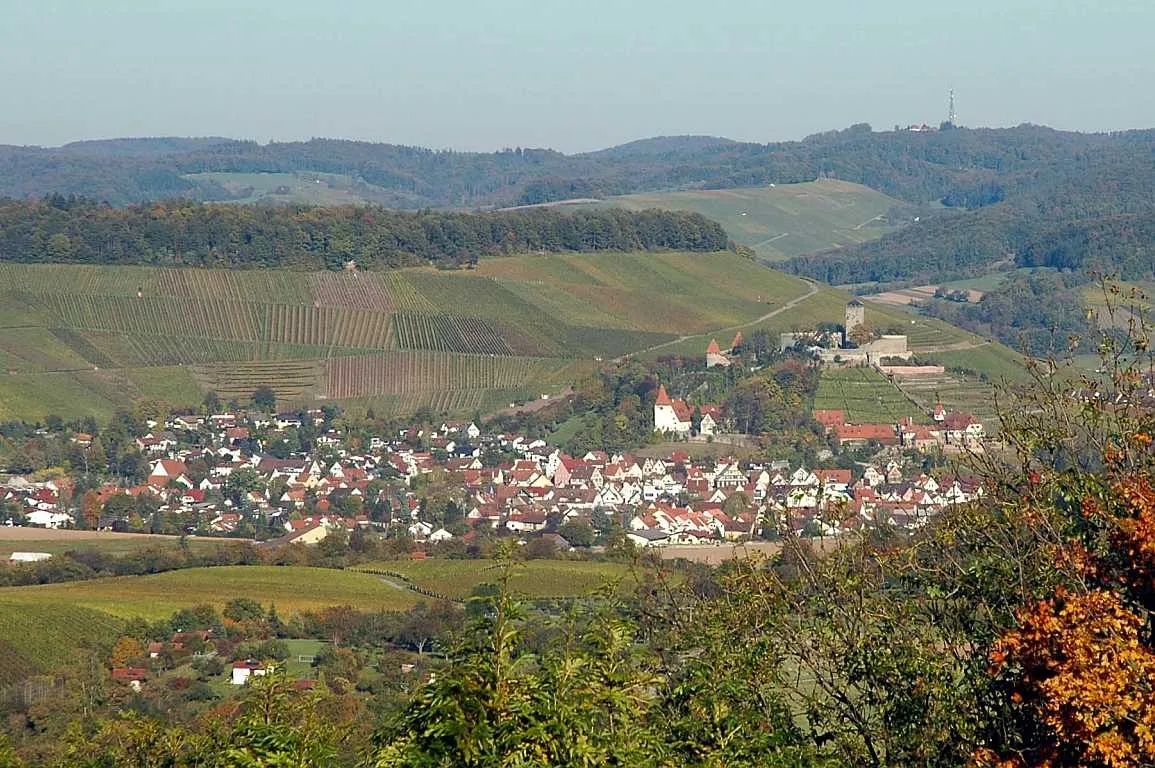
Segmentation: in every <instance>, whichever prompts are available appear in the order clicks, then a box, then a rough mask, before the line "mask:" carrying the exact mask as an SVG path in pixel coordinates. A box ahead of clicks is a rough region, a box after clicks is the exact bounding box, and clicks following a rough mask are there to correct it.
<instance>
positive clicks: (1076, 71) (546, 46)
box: [0, 0, 1155, 151]
mask: <svg viewBox="0 0 1155 768" xmlns="http://www.w3.org/2000/svg"><path fill="white" fill-rule="evenodd" d="M1153 31H1155V0H969V1H968V2H965V3H945V2H939V1H938V0H918V1H917V2H916V1H912V0H802V1H801V2H799V1H798V0H793V1H792V2H789V3H784V2H777V1H775V0H697V1H696V2H688V1H687V0H452V1H451V0H408V1H407V2H396V1H393V0H324V1H319V0H307V1H304V0H276V1H275V2H269V1H267V0H259V1H257V0H101V1H92V2H90V1H89V0H0V75H2V76H3V80H2V82H3V85H2V87H0V99H2V100H3V103H2V106H0V143H8V144H43V145H50V144H60V143H63V142H67V141H72V140H75V139H81V138H104V137H111V136H155V135H225V136H233V137H238V138H251V139H257V140H259V141H268V140H270V139H275V140H289V139H302V138H309V137H311V136H332V137H342V138H355V139H367V140H373V141H387V142H394V143H402V144H419V145H423V146H432V147H454V148H459V149H484V150H490V149H497V148H500V147H504V146H550V147H555V148H558V149H562V150H565V151H575V150H587V149H596V148H601V147H605V146H609V145H612V144H616V143H620V142H623V141H627V140H630V139H635V138H641V137H646V136H654V135H663V134H665V135H668V134H683V133H704V134H716V135H724V136H729V137H732V138H736V139H747V140H757V141H771V140H778V139H792V138H801V137H802V136H804V135H806V134H808V133H813V132H815V131H821V130H828V129H831V128H841V127H845V126H847V125H850V124H852V123H856V122H869V123H871V124H872V125H874V127H875V128H876V129H879V128H888V127H891V126H893V125H894V124H896V123H902V124H904V125H905V124H908V123H911V122H921V121H927V122H933V123H938V122H939V121H941V120H942V119H944V118H945V117H946V111H947V90H948V89H949V88H951V87H953V88H955V90H956V91H957V94H958V112H959V119H960V122H961V123H963V124H965V125H972V126H974V125H1014V124H1017V123H1021V122H1034V123H1044V124H1047V125H1053V126H1055V127H1060V128H1070V129H1080V130H1112V129H1122V128H1133V127H1152V126H1155V99H1152V98H1150V94H1151V84H1152V82H1153V81H1155V52H1153V50H1152V41H1151V36H1152V32H1153Z"/></svg>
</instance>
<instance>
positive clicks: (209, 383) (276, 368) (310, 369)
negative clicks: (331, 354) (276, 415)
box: [193, 360, 324, 400]
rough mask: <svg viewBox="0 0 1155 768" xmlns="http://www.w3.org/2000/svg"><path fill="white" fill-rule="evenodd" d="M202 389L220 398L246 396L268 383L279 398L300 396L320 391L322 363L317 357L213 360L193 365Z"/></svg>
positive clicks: (241, 398) (240, 397) (287, 398)
mask: <svg viewBox="0 0 1155 768" xmlns="http://www.w3.org/2000/svg"><path fill="white" fill-rule="evenodd" d="M193 375H194V377H195V378H196V379H197V381H198V383H200V385H201V386H202V387H204V388H206V389H211V390H213V391H215V392H216V393H217V394H218V395H220V396H221V397H222V398H226V399H228V398H235V399H237V400H243V399H247V398H249V397H250V396H252V394H253V392H254V391H255V390H256V389H257V388H259V387H271V388H272V390H273V391H274V392H275V393H276V394H277V399H279V400H301V399H303V398H306V397H308V396H311V395H312V394H314V393H316V392H318V391H320V389H321V384H322V380H323V378H324V364H323V362H322V361H320V360H297V361H265V362H250V363H213V364H209V365H198V366H195V367H194V368H193Z"/></svg>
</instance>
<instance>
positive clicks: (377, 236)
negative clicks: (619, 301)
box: [0, 196, 729, 269]
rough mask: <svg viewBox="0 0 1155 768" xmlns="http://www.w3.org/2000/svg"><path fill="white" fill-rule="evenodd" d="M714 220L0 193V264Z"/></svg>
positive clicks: (174, 259) (583, 243) (439, 253)
mask: <svg viewBox="0 0 1155 768" xmlns="http://www.w3.org/2000/svg"><path fill="white" fill-rule="evenodd" d="M728 245H729V241H728V239H727V237H726V233H725V232H724V231H723V230H722V228H721V226H719V225H718V224H716V223H715V222H712V221H710V220H708V219H706V218H704V217H703V216H700V215H698V214H692V213H685V212H669V211H641V212H637V213H631V212H627V211H622V210H597V211H577V212H572V213H568V212H567V213H562V212H558V211H553V210H538V209H532V210H517V211H504V212H500V213H486V214H462V213H446V212H432V211H425V212H422V213H404V212H399V211H391V210H387V209H384V208H379V207H373V206H369V207H364V206H340V207H329V208H310V207H304V206H293V207H290V206H240V205H213V204H202V203H196V202H189V201H169V202H163V203H151V204H142V205H133V206H129V207H125V208H113V207H111V206H108V205H103V204H98V203H94V202H91V201H88V200H83V199H76V198H65V197H62V196H50V197H48V198H46V199H44V200H42V201H31V202H30V201H15V200H8V201H4V200H0V261H19V262H60V263H85V264H151V265H160V264H183V265H189V266H231V267H276V266H282V267H291V268H297V269H326V268H328V269H340V268H341V267H342V266H343V265H344V264H345V263H346V262H347V261H350V260H353V261H356V262H357V264H358V265H359V266H361V267H363V268H370V269H372V268H386V267H400V266H409V265H414V264H421V263H426V262H433V263H437V264H444V265H459V264H465V263H470V262H474V261H476V260H477V259H478V258H479V257H482V256H494V255H501V254H508V253H525V252H533V251H546V252H563V251H636V250H662V249H671V250H681V251H720V250H724V249H726V248H727V246H728Z"/></svg>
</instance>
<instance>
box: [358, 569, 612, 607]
mask: <svg viewBox="0 0 1155 768" xmlns="http://www.w3.org/2000/svg"><path fill="white" fill-rule="evenodd" d="M364 567H365V568H367V569H371V570H381V571H390V572H393V573H399V574H401V575H402V576H404V577H406V578H407V579H408V580H409V581H411V582H413V583H414V584H416V585H418V586H420V587H424V588H425V589H429V590H432V591H434V592H437V593H439V594H442V595H445V596H447V597H453V598H463V597H467V596H468V595H469V594H470V592H472V591H473V590H474V588H475V587H477V586H478V585H479V584H483V583H485V582H491V583H492V582H494V581H496V580H497V578H498V577H499V575H500V574H499V571H498V566H497V565H496V564H495V563H494V561H492V560H390V561H385V562H381V563H374V564H371V565H366V566H364ZM622 579H629V569H628V568H627V566H625V565H622V564H620V563H597V562H584V561H572V562H571V561H563V560H532V561H529V562H527V563H524V564H521V565H518V566H517V567H516V568H515V570H514V572H513V576H512V578H511V579H510V585H511V586H512V587H513V589H514V590H515V591H516V592H519V593H521V594H524V595H527V596H528V597H578V596H582V595H585V594H588V593H590V592H591V591H593V590H595V589H598V588H599V587H601V586H603V585H605V584H609V583H616V582H618V581H619V580H622Z"/></svg>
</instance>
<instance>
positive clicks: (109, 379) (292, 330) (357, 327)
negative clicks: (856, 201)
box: [0, 253, 808, 420]
mask: <svg viewBox="0 0 1155 768" xmlns="http://www.w3.org/2000/svg"><path fill="white" fill-rule="evenodd" d="M807 290H808V285H807V284H806V283H805V282H803V281H801V280H799V279H797V278H794V277H790V276H787V275H784V274H781V273H778V272H774V271H772V270H768V269H765V268H764V267H761V266H759V265H758V264H755V263H754V262H752V261H749V260H747V259H743V258H741V257H739V256H737V255H735V254H732V253H713V254H701V253H649V254H640V253H595V254H574V255H565V256H560V255H550V256H536V255H534V256H520V257H510V258H501V259H489V260H483V261H482V262H481V264H480V265H479V266H478V268H477V269H475V270H468V271H466V270H462V271H439V270H434V269H406V270H398V271H395V272H389V273H303V272H290V271H270V270H248V271H246V270H205V269H174V268H149V267H96V266H83V265H23V264H13V263H5V264H0V420H2V419H6V418H24V419H42V418H44V417H46V416H48V415H50V414H57V415H60V416H62V417H65V418H72V417H78V416H85V415H94V416H97V417H98V418H105V417H108V416H109V415H111V413H112V412H113V411H114V410H115V409H116V408H117V407H120V406H123V405H124V404H125V402H126V400H127V399H131V398H151V399H155V400H159V401H163V402H166V403H169V404H171V405H174V406H179V405H188V404H194V403H197V402H199V401H200V399H201V398H202V397H203V396H204V394H205V393H206V392H208V391H210V390H212V391H215V392H216V393H217V394H218V395H220V397H221V398H222V399H224V400H226V401H228V400H230V399H235V400H237V401H238V402H243V401H245V400H247V399H248V398H249V397H250V396H251V395H252V392H253V391H254V390H255V389H257V388H258V387H261V386H270V387H272V388H273V390H274V391H275V393H276V394H277V397H278V399H279V400H280V401H282V403H283V404H284V405H286V406H292V405H304V404H310V403H316V402H319V401H324V400H329V399H335V400H341V401H345V402H347V403H350V404H354V405H364V406H365V407H373V408H374V409H375V410H376V411H377V412H378V413H380V414H381V415H385V414H387V413H388V414H404V413H410V412H412V410H415V409H417V408H419V407H421V406H429V407H432V408H434V409H435V410H440V411H448V412H453V413H458V414H468V413H471V412H472V411H474V410H486V409H494V408H499V407H504V406H506V405H508V403H510V402H514V401H519V400H525V399H530V398H535V397H538V396H540V395H541V394H549V393H555V392H559V391H560V390H561V389H563V388H564V387H565V386H566V385H567V384H570V383H572V382H573V381H574V379H575V378H577V377H580V376H581V375H583V374H585V373H588V372H589V371H590V370H591V368H592V367H594V366H596V364H597V362H598V361H600V360H609V359H613V358H617V357H620V356H622V355H626V354H631V353H636V352H639V351H642V350H645V349H648V348H650V347H653V346H655V345H658V344H662V343H665V342H668V341H670V340H673V339H676V338H677V337H678V336H681V335H685V334H695V333H696V334H704V333H707V332H709V331H710V330H711V329H717V328H723V327H726V326H731V325H738V324H743V323H749V322H751V321H753V320H756V319H757V318H759V317H761V316H763V315H764V314H766V313H767V312H769V311H771V310H773V309H774V308H775V307H781V306H783V305H784V304H785V303H786V302H788V301H789V300H791V299H794V298H796V297H798V296H801V295H803V294H805V293H806V291H807ZM700 352H701V350H695V354H697V353H700Z"/></svg>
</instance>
